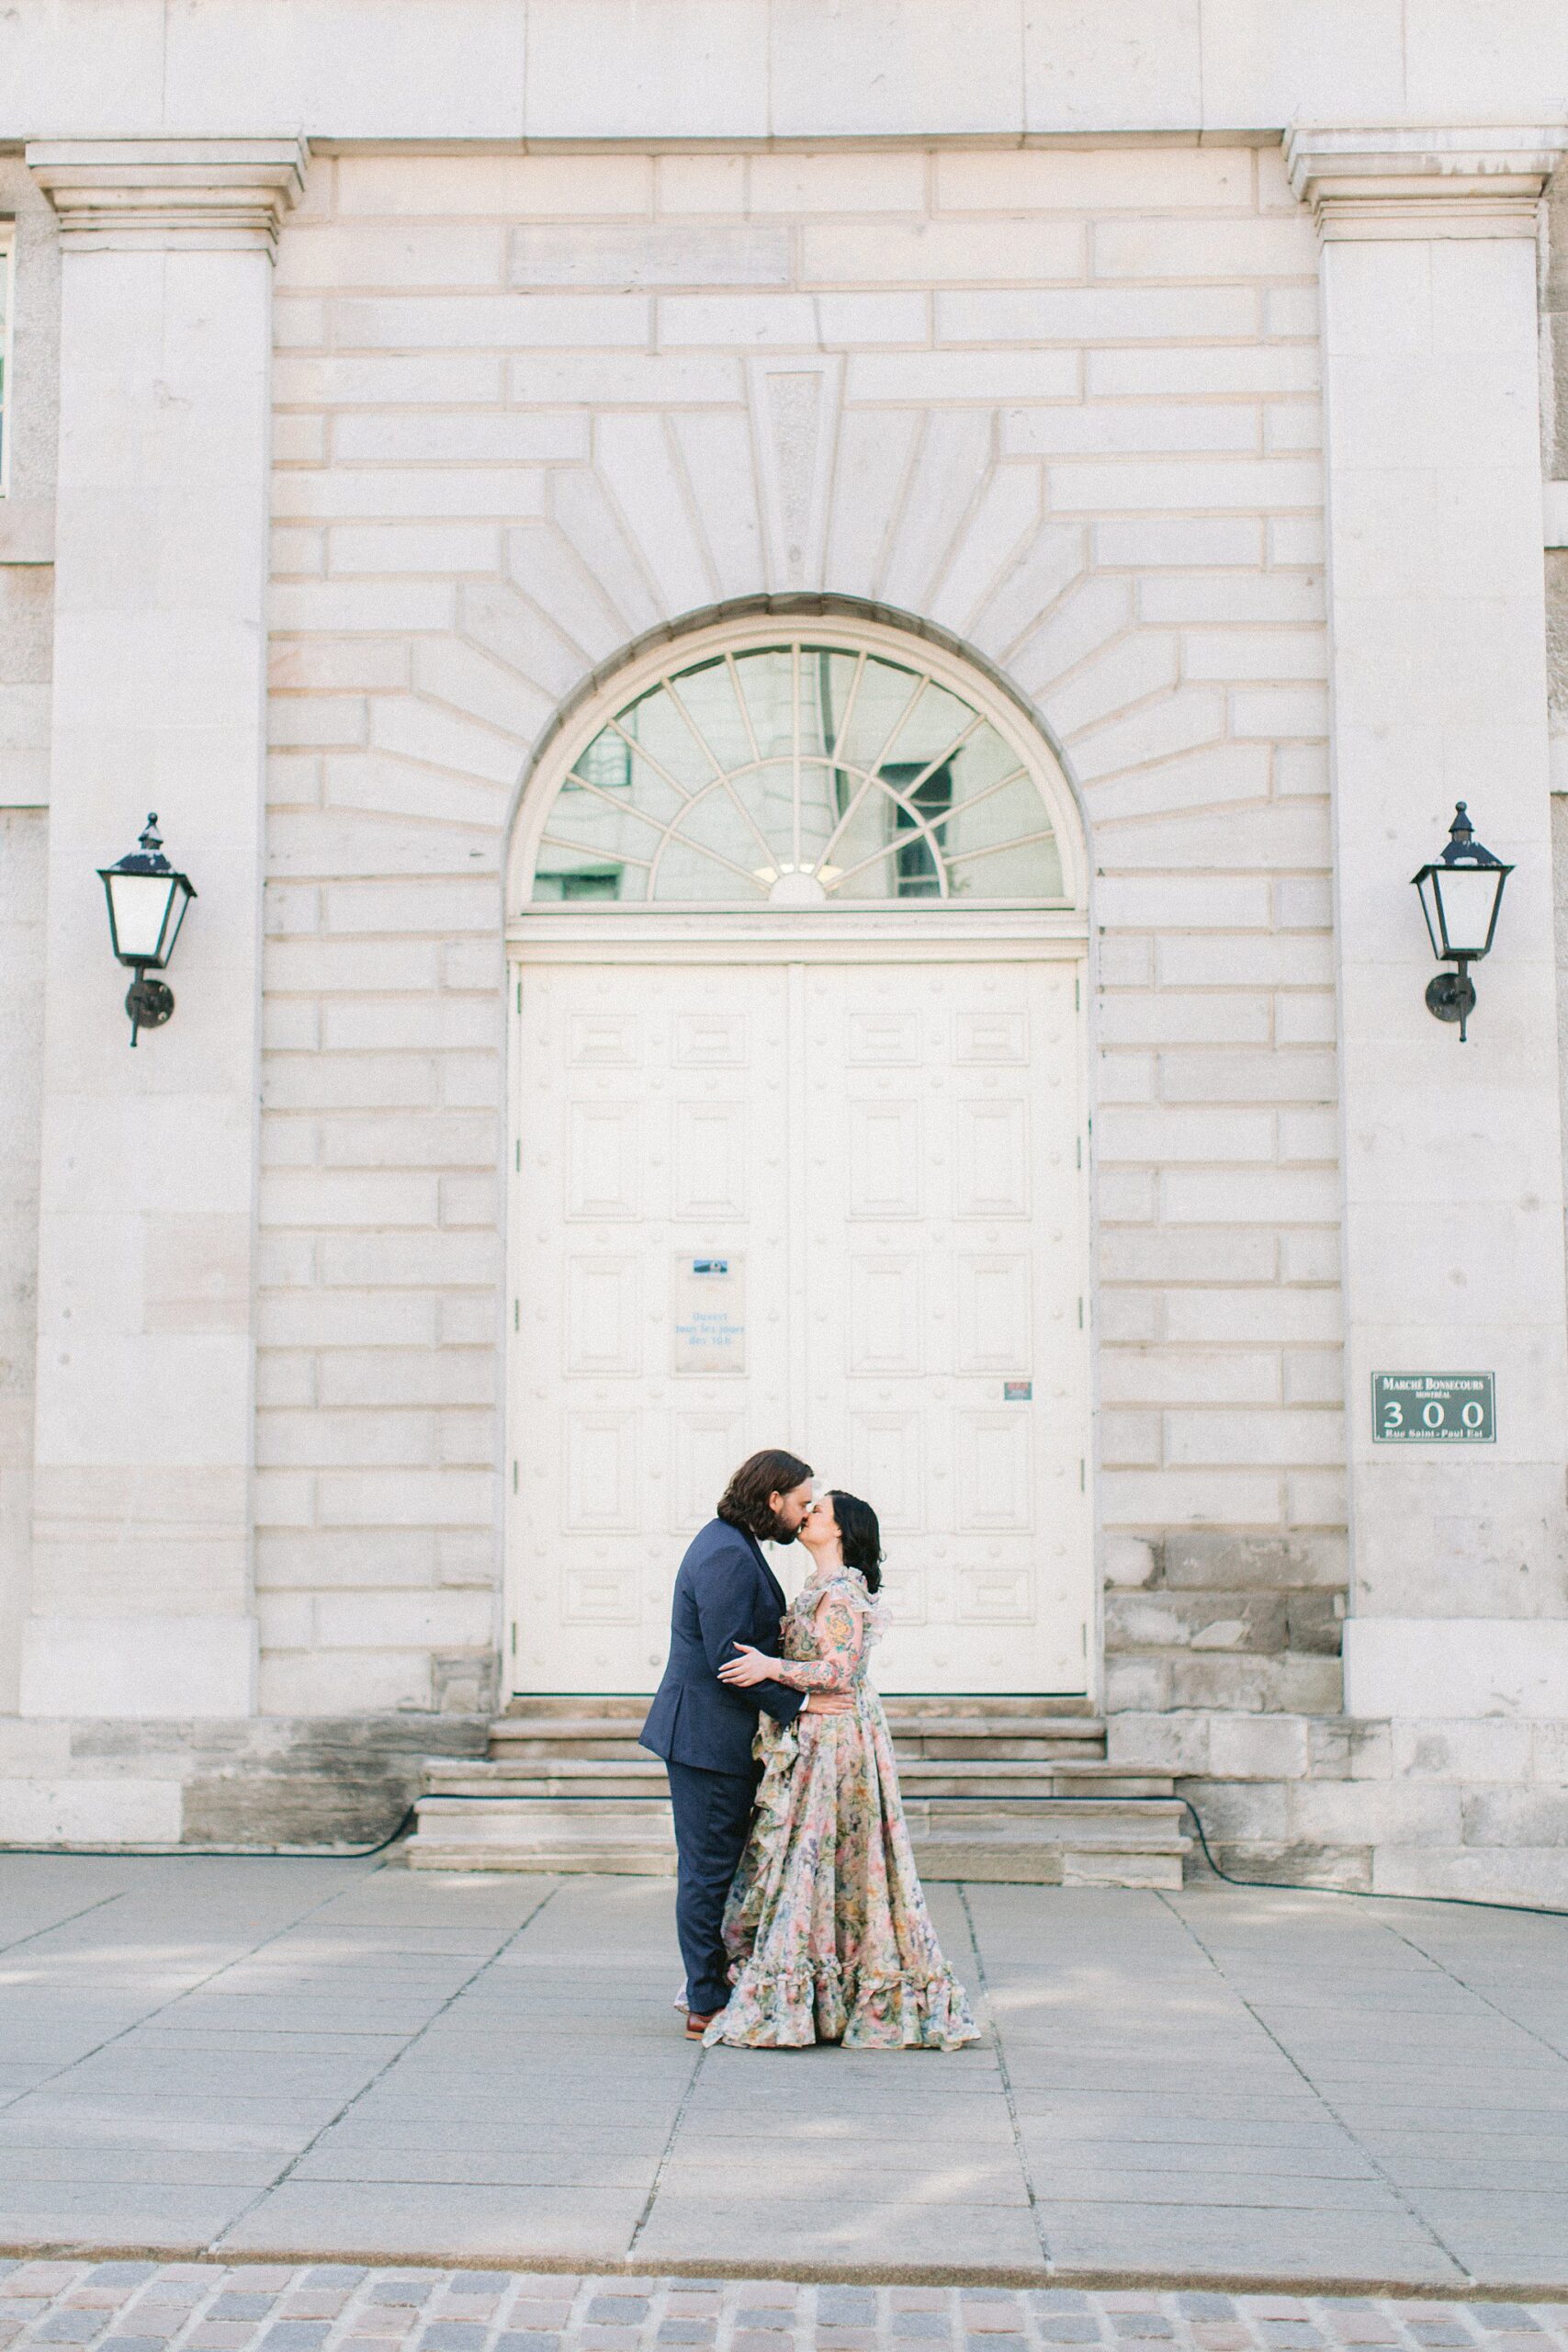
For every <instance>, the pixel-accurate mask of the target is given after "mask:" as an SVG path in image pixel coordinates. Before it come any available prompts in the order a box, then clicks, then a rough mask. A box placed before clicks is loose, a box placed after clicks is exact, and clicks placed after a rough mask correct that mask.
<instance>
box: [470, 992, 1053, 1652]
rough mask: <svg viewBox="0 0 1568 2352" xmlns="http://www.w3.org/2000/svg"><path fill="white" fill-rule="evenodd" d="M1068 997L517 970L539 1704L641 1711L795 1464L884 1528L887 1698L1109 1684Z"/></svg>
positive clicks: (531, 1647)
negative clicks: (738, 1543) (628, 1696)
mask: <svg viewBox="0 0 1568 2352" xmlns="http://www.w3.org/2000/svg"><path fill="white" fill-rule="evenodd" d="M1074 1003H1075V989H1074V975H1073V971H1072V968H1071V967H1070V966H1066V965H1061V964H1046V963H1041V964H1029V963H1022V962H1003V963H996V964H988V965H987V964H979V965H964V964H953V963H949V964H943V965H941V966H938V967H933V966H931V965H929V964H928V965H924V966H922V965H919V964H915V963H910V964H908V965H904V964H888V963H865V964H855V963H848V964H828V963H818V964H810V965H806V966H795V967H788V966H785V965H782V964H779V963H773V964H772V965H761V964H759V965H745V964H740V965H730V966H725V965H713V964H710V965H706V966H703V965H688V966H682V965H679V964H659V965H645V966H638V965H625V966H615V965H611V966H598V967H594V966H589V965H584V964H572V963H562V964H559V965H555V966H550V965H546V964H539V965H533V964H530V965H527V966H525V967H524V968H523V972H522V980H521V998H520V1005H519V1013H518V1018H517V1021H516V1023H515V1027H516V1035H517V1044H518V1054H519V1061H518V1067H517V1071H516V1099H517V1102H518V1103H519V1105H520V1109H521V1114H522V1117H523V1127H522V1133H521V1136H520V1151H519V1166H518V1172H517V1174H516V1177H515V1180H514V1216H513V1269H514V1274H515V1284H514V1288H515V1298H516V1314H515V1329H516V1340H515V1347H514V1356H513V1366H512V1380H511V1399H512V1402H511V1408H510V1409H511V1421H510V1428H511V1431H512V1445H511V1452H512V1455H513V1461H514V1463H515V1465H516V1467H515V1474H514V1475H515V1483H516V1500H515V1502H514V1504H513V1507H512V1513H511V1528H510V1536H509V1556H510V1561H511V1569H510V1584H509V1596H510V1614H511V1615H512V1617H513V1619H514V1620H515V1623H516V1626H517V1634H516V1648H515V1653H514V1656H515V1677H514V1686H515V1687H516V1688H518V1689H521V1690H533V1691H606V1692H609V1691H647V1690H650V1689H651V1688H652V1687H653V1684H654V1682H655V1681H656V1680H657V1679H658V1673H659V1670H660V1667H661V1665H662V1663H663V1658H664V1653H665V1645H666V1637H667V1633H668V1623H669V1600H670V1589H671V1582H672V1579H673V1576H674V1571H675V1568H676V1566H677V1564H678V1562H679V1559H680V1555H681V1552H682V1549H683V1548H684V1545H685V1543H686V1542H687V1541H688V1540H689V1537H690V1535H691V1533H692V1532H694V1529H695V1528H696V1527H698V1526H699V1525H700V1524H701V1523H702V1521H704V1520H705V1519H706V1518H707V1517H708V1516H709V1515H710V1514H711V1512H712V1510H713V1507H714V1503H715V1501H716V1498H717V1497H718V1494H719V1493H720V1491H721V1490H722V1487H723V1486H724V1484H725V1481H726V1479H727V1478H728V1475H729V1473H730V1471H731V1470H732V1469H733V1468H734V1466H735V1464H737V1463H738V1462H739V1461H740V1460H741V1459H742V1458H743V1457H744V1456H745V1455H746V1454H747V1453H750V1452H751V1451H752V1450H753V1449H754V1448H755V1447H757V1446H760V1445H768V1444H781V1443H783V1444H790V1445H794V1446H795V1447H796V1448H797V1449H798V1450H800V1451H802V1452H803V1453H805V1454H806V1455H807V1458H808V1459H809V1460H810V1461H811V1462H812V1463H813V1464H815V1466H816V1468H817V1471H818V1476H819V1479H820V1480H821V1481H822V1482H823V1483H826V1484H842V1485H844V1486H847V1487H851V1488H852V1490H853V1491H855V1492H857V1493H860V1494H863V1495H864V1496H865V1497H866V1498H868V1500H870V1501H871V1502H872V1503H873V1504H874V1505H875V1507H876V1509H877V1510H878V1511H879V1512H880V1514H881V1517H882V1522H883V1528H884V1532H885V1535H886V1540H887V1544H888V1560H887V1569H886V1577H887V1582H886V1593H887V1599H888V1602H889V1607H890V1611H891V1613H892V1616H893V1619H894V1625H893V1629H892V1630H891V1631H890V1633H889V1634H888V1637H887V1639H886V1643H885V1645H883V1647H882V1648H881V1649H880V1650H879V1652H878V1655H877V1668H876V1673H877V1679H878V1681H879V1682H880V1683H881V1684H882V1686H883V1688H884V1689H886V1690H906V1691H954V1692H962V1691H976V1692H981V1691H1060V1692H1072V1691H1082V1690H1083V1689H1084V1688H1085V1686H1086V1657H1087V1638H1086V1634H1087V1625H1088V1622H1089V1618H1088V1612H1089V1606H1090V1600H1091V1593H1092V1584H1091V1578H1090V1573H1089V1556H1090V1523H1089V1501H1088V1497H1087V1494H1086V1492H1085V1490H1084V1489H1085V1484H1086V1481H1085V1478H1084V1473H1083V1468H1082V1465H1083V1462H1084V1458H1085V1456H1086V1453H1087V1428H1088V1359H1087V1343H1086V1341H1085V1339H1084V1334H1083V1330H1082V1326H1081V1320H1080V1311H1079V1309H1080V1300H1081V1296H1082V1294H1083V1289H1084V1264H1085V1250H1086V1238H1085V1227H1084V1217H1083V1193H1084V1187H1083V1179H1082V1175H1081V1173H1080V1170H1079V1135H1080V1120H1081V1111H1080V1102H1081V1083H1080V1069H1079V1047H1078V1023H1077V1017H1076V1014H1075V1012H1074ZM792 1105H793V1108H794V1117H793V1119H791V1118H790V1116H789V1112H790V1108H791V1106H792ZM792 1399H793V1400H794V1403H793V1408H792ZM792 1409H793V1413H794V1419H795V1426H793V1427H792V1426H791V1415H792ZM775 1564H776V1565H777V1566H778V1567H779V1568H780V1570H781V1571H782V1574H783V1577H784V1583H785V1585H786V1587H787V1586H790V1585H793V1584H794V1583H795V1581H797V1580H798V1577H799V1576H800V1574H801V1573H802V1572H803V1570H804V1568H805V1566H806V1561H805V1557H804V1555H802V1554H800V1553H798V1552H784V1553H781V1554H778V1555H775Z"/></svg>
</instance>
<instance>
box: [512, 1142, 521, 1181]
mask: <svg viewBox="0 0 1568 2352" xmlns="http://www.w3.org/2000/svg"><path fill="white" fill-rule="evenodd" d="M512 1165H513V1168H514V1169H515V1170H516V1171H517V1173H518V1175H519V1176H521V1175H522V1173H523V1138H522V1136H518V1138H517V1140H516V1142H515V1143H514V1144H513V1147H512Z"/></svg>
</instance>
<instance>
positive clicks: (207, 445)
mask: <svg viewBox="0 0 1568 2352" xmlns="http://www.w3.org/2000/svg"><path fill="white" fill-rule="evenodd" d="M28 164H29V165H30V167H31V168H32V170H33V172H34V173H35V175H36V176H37V178H38V180H39V185H40V186H41V187H43V188H44V189H45V190H46V191H47V193H48V194H49V196H50V198H51V201H52V202H53V204H54V206H55V209H56V210H57V212H58V214H59V218H60V224H61V231H62V246H63V253H62V318H61V345H62V349H61V426H60V467H59V492H58V525H57V541H56V565H57V569H56V575H55V578H56V588H55V654H54V686H53V752H52V763H53V764H52V776H51V815H50V842H49V919H48V970H47V991H48V1002H47V1016H46V1040H45V1066H44V1111H43V1150H42V1175H41V1186H40V1192H41V1202H40V1213H39V1378H38V1410H37V1437H36V1457H35V1484H34V1511H35V1519H34V1572H33V1589H32V1613H31V1616H30V1619H29V1622H28V1626H27V1628H26V1633H25V1636H24V1648H23V1664H22V1707H23V1711H24V1713H30V1714H49V1715H52V1714H67V1713H69V1714H73V1715H162V1716H168V1715H182V1716H191V1715H224V1714H236V1713H245V1712H247V1711H248V1710H249V1709H250V1708H251V1707H252V1706H253V1705H254V1687H255V1681H254V1674H255V1669H254V1656H255V1637H254V1611H253V1600H252V1578H251V1524H252V1508H251V1485H252V1471H253V1459H254V1438H253V1430H254V1334H253V1300H254V1262H253V1261H254V1231H255V1206H256V1199H255V1194H256V1130H257V1050H258V1036H257V1020H258V1001H259V968H260V938H261V889H262V809H263V795H262V780H263V748H264V728H263V718H264V708H265V704H264V690H265V606H264V597H265V582H266V522H267V481H268V430H269V413H270V376H269V362H270V349H271V321H270V303H271V280H272V246H273V243H274V240H275V237H276V227H277V222H278V220H279V218H280V217H281V215H282V213H283V212H284V211H285V210H286V209H287V208H288V206H289V205H290V204H292V203H293V202H294V201H295V199H296V198H297V197H298V195H299V190H300V188H301V187H302V184H303V171H304V153H303V149H302V147H301V146H300V144H299V141H295V140H288V139H283V140H254V139H240V140H216V139H199V140H174V141H171V140H164V139H156V140H146V141H141V140H109V141H96V140H89V141H81V140H72V141H41V142H37V143H35V144H33V145H32V146H30V147H29V148H28ZM148 809H156V810H157V812H158V817H159V821H160V826H161V829H162V831H163V832H164V836H165V838H166V841H167V843H168V848H169V853H170V854H171V856H172V857H173V859H174V860H175V863H176V864H178V865H181V866H182V867H184V868H185V870H186V872H188V873H189V874H190V876H191V877H192V879H193V881H194V882H195V885H196V888H197V892H198V893H199V896H198V898H197V903H196V905H195V906H194V908H193V909H192V910H191V912H190V914H189V916H188V917H187V919H186V926H185V931H184V933H183V934H182V936H181V939H180V942H179V946H178V950H177V953H176V956H175V962H174V964H173V966H172V967H171V969H170V972H169V974H168V978H169V980H170V983H171V984H172V986H173V988H174V990H175V997H176V1000H177V1010H176V1012H175V1016H174V1019H173V1021H172V1022H171V1023H170V1024H169V1025H168V1026H167V1027H166V1028H164V1029H162V1030H159V1031H156V1032H154V1033H152V1034H150V1035H149V1034H144V1035H143V1036H142V1038H141V1043H140V1045H139V1046H138V1048H137V1050H136V1051H135V1052H134V1053H132V1052H130V1050H129V1044H130V1029H129V1024H128V1023H127V1022H126V1019H125V1016H124V1014H123V1012H121V1009H120V1000H121V998H122V996H123V993H124V985H125V981H126V979H127V978H128V975H126V974H125V973H124V972H122V971H121V970H120V969H119V967H118V966H116V965H115V964H114V963H113V961H112V960H111V957H110V953H109V940H108V931H107V920H106V916H105V910H104V905H103V892H102V889H101V887H100V885H99V883H98V881H97V877H96V874H95V871H94V868H95V867H96V866H99V865H106V864H108V863H110V862H111V861H112V860H113V859H115V858H117V857H118V856H120V855H121V854H123V853H124V852H125V850H126V849H127V848H128V847H129V846H130V844H131V842H133V841H134V839H135V836H136V834H137V832H138V831H139V830H140V828H141V824H142V823H143V821H144V820H145V817H146V813H147V811H148Z"/></svg>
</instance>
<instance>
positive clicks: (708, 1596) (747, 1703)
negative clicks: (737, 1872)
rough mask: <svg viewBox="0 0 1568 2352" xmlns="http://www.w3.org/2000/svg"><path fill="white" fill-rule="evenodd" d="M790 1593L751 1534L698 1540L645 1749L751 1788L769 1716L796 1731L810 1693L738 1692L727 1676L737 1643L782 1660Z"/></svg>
mask: <svg viewBox="0 0 1568 2352" xmlns="http://www.w3.org/2000/svg"><path fill="white" fill-rule="evenodd" d="M783 1615H784V1587H783V1586H782V1585H781V1584H780V1582H779V1580H778V1578H777V1577H776V1576H774V1574H773V1570H772V1569H771V1568H770V1567H769V1566H768V1564H767V1562H766V1561H765V1560H764V1559H763V1557H762V1553H761V1545H760V1544H758V1543H757V1542H756V1541H755V1539H754V1538H753V1537H751V1536H750V1535H748V1534H747V1533H746V1532H744V1530H743V1529H741V1528H739V1527H731V1526H730V1525H729V1523H728V1521H726V1520H722V1519H710V1520H709V1521H708V1523H707V1525H706V1526H705V1528H703V1529H701V1530H700V1532H698V1533H697V1534H696V1535H695V1536H694V1538H693V1541H692V1543H691V1544H690V1546H689V1548H688V1550H687V1553H686V1556H685V1558H684V1559H683V1560H682V1563H681V1569H680V1574H679V1575H678V1576H677V1577H676V1578H675V1599H674V1605H673V1607H672V1609H671V1616H670V1659H669V1663H668V1664H667V1666H666V1667H665V1668H664V1679H663V1680H662V1681H661V1682H660V1686H659V1689H658V1691H656V1693H655V1694H654V1701H653V1704H652V1706H651V1707H650V1708H649V1715H648V1721H647V1722H646V1723H645V1724H644V1725H643V1727H642V1731H641V1733H640V1734H639V1737H640V1739H641V1742H642V1745H643V1747H650V1748H651V1749H652V1750H653V1753H654V1754H655V1755H656V1756H662V1757H663V1758H664V1759H665V1761H666V1763H669V1764H694V1765H696V1766H697V1767H698V1768H699V1769H700V1770H704V1771H707V1772H734V1773H739V1774H744V1775H745V1776H746V1777H747V1778H748V1779H750V1777H751V1775H752V1773H753V1771H754V1770H755V1768H754V1766H753V1764H752V1761H751V1740H752V1736H753V1735H754V1733H755V1731H756V1729H757V1713H758V1710H759V1708H766V1710H767V1712H768V1713H769V1714H770V1715H773V1716H776V1718H777V1719H778V1721H779V1722H780V1723H781V1724H787V1723H793V1722H794V1721H795V1716H796V1715H797V1714H799V1713H800V1710H801V1708H802V1707H803V1706H804V1705H805V1703H806V1694H805V1692H804V1691H786V1690H785V1689H784V1685H783V1683H781V1682H759V1683H757V1684H755V1685H754V1686H753V1688H752V1689H751V1690H750V1691H732V1690H731V1689H730V1688H729V1685H728V1683H726V1682H721V1681H720V1680H719V1679H718V1669H719V1668H720V1667H721V1666H723V1665H725V1664H726V1663H727V1661H728V1659H730V1658H732V1657H735V1656H736V1655H737V1652H736V1648H735V1645H736V1643H737V1642H747V1643H750V1646H751V1647H752V1648H753V1649H758V1650H766V1651H767V1652H768V1653H769V1655H770V1656H771V1657H777V1656H778V1654H779V1619H780V1618H781V1617H782V1616H783Z"/></svg>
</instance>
